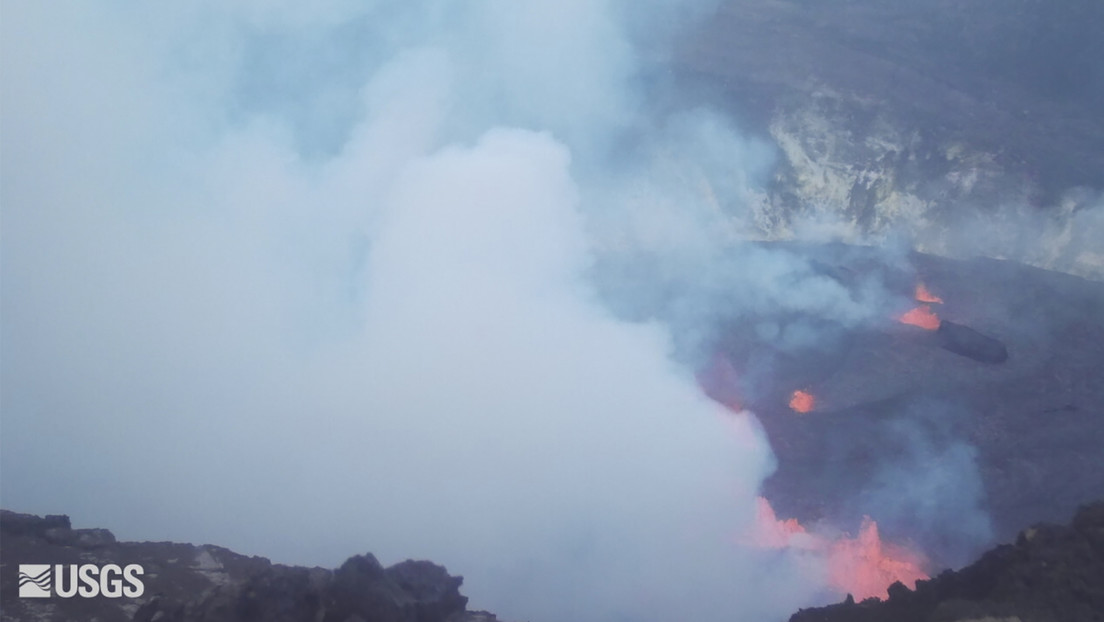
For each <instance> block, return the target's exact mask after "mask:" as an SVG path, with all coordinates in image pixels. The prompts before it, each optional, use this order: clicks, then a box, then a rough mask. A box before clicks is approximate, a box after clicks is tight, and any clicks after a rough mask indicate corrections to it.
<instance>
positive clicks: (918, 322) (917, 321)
mask: <svg viewBox="0 0 1104 622" xmlns="http://www.w3.org/2000/svg"><path fill="white" fill-rule="evenodd" d="M897 320H898V321H899V322H901V323H902V324H911V325H912V326H919V327H920V328H923V329H924V330H939V324H940V321H939V316H938V315H936V314H935V312H934V311H932V310H931V307H929V306H928V305H920V306H919V307H916V308H915V309H912V310H911V311H909V312H908V313H905V314H904V315H902V316H901V317H899V318H897Z"/></svg>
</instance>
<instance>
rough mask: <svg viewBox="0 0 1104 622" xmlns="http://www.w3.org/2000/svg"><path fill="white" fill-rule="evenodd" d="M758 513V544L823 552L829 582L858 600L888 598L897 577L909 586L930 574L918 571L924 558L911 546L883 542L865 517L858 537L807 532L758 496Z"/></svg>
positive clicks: (912, 586) (756, 534)
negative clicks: (826, 535) (830, 536)
mask: <svg viewBox="0 0 1104 622" xmlns="http://www.w3.org/2000/svg"><path fill="white" fill-rule="evenodd" d="M757 510H758V511H757V513H756V526H755V530H756V532H755V535H754V537H753V538H752V542H753V544H754V545H756V546H760V547H763V548H772V549H796V550H802V551H810V552H813V553H816V554H818V555H820V556H822V557H823V558H824V560H825V564H826V566H827V570H828V582H829V584H830V585H831V586H832V588H834V589H836V590H838V591H839V592H840V593H841V594H842V593H847V594H851V595H852V596H854V597H855V598H856V599H858V600H862V599H864V598H871V597H873V598H885V597H886V596H887V595H888V593H887V589H888V588H889V586H890V585H892V584H893V583H894V582H896V581H900V582H901V583H903V584H905V585H906V586H908V587H910V588H914V587H915V586H916V582H917V581H918V580H920V579H927V578H928V575H927V574H925V573H924V571H923V570H921V569H920V567H921V563H922V557H921V556H920V555H918V554H916V553H913V552H911V551H909V550H907V549H904V548H902V547H899V546H894V545H892V544H888V543H885V542H883V541H882V538H881V535H880V534H879V533H878V524H877V523H876V522H874V521H873V520H872V519H870V518H869V517H866V518H864V519H863V523H862V526H861V527H860V528H859V535H858V536H857V537H851V536H846V535H843V536H838V537H836V538H835V539H829V538H826V537H824V536H821V535H818V534H813V533H809V531H808V530H807V529H805V527H804V526H803V525H802V524H801V523H800V522H798V521H797V519H793V518H789V519H786V520H778V517H777V516H776V515H775V513H774V508H772V507H771V505H770V502H769V501H767V500H766V499H764V498H763V497H759V505H758V508H757Z"/></svg>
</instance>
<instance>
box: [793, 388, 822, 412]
mask: <svg viewBox="0 0 1104 622" xmlns="http://www.w3.org/2000/svg"><path fill="white" fill-rule="evenodd" d="M815 406H816V398H815V397H813V394H812V393H809V392H808V391H801V390H798V391H794V392H793V396H792V397H790V408H792V409H793V410H794V412H799V413H807V412H812V410H813V408H814V407H815Z"/></svg>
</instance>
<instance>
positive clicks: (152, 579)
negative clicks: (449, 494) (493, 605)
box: [0, 510, 496, 622]
mask: <svg viewBox="0 0 1104 622" xmlns="http://www.w3.org/2000/svg"><path fill="white" fill-rule="evenodd" d="M0 548H2V549H3V562H2V563H0V603H2V609H0V620H3V621H5V622H7V621H9V620H10V621H12V622H14V621H17V620H19V621H22V620H44V621H53V620H57V621H62V620H93V619H95V620H99V621H100V622H113V621H124V620H133V621H135V622H186V621H190V620H203V621H205V622H300V621H301V622H319V621H323V622H358V621H359V622H446V621H447V622H494V621H495V620H496V618H495V616H494V615H492V614H489V613H486V612H468V611H466V610H465V607H466V605H467V601H468V599H467V598H466V597H465V596H463V595H461V594H460V585H461V583H462V582H463V579H462V578H461V577H453V576H450V575H449V574H448V572H447V571H446V570H445V569H444V568H442V567H441V566H438V565H436V564H433V563H431V562H427V561H410V560H408V561H405V562H402V563H399V564H396V565H394V566H392V567H390V568H384V567H383V566H382V565H381V564H380V563H379V561H377V560H376V558H375V557H374V556H372V555H371V554H367V555H357V556H354V557H351V558H349V560H348V561H346V562H345V563H344V564H342V566H341V568H339V569H337V570H335V571H331V570H325V569H322V568H301V567H290V566H283V565H280V564H272V563H271V562H269V561H268V560H267V559H264V558H260V557H246V556H244V555H238V554H237V553H234V552H232V551H229V550H227V549H224V548H220V547H215V546H194V545H191V544H175V543H168V542H116V541H115V537H114V536H113V535H112V534H111V532H109V531H107V530H106V529H72V528H71V526H70V522H69V517H67V516H47V517H45V518H41V517H38V516H33V515H29V514H17V513H15V512H9V511H6V510H0ZM109 563H113V564H118V565H120V566H125V565H127V564H140V565H141V566H142V567H143V569H144V571H145V573H144V575H143V576H142V577H141V579H142V581H143V583H144V585H145V591H144V593H143V594H142V596H140V597H138V598H126V597H123V598H105V597H102V596H100V597H96V598H89V599H84V598H60V597H58V596H56V595H55V596H54V597H52V598H42V599H32V598H20V597H19V596H18V571H19V564H97V565H103V564H109Z"/></svg>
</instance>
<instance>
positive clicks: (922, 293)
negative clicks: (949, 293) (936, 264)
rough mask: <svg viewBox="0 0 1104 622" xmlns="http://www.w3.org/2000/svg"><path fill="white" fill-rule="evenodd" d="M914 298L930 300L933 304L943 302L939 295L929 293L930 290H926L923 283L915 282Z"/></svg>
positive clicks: (926, 287)
mask: <svg viewBox="0 0 1104 622" xmlns="http://www.w3.org/2000/svg"><path fill="white" fill-rule="evenodd" d="M915 298H916V300H918V301H920V302H930V303H933V304H942V303H943V299H942V298H940V297H939V296H936V295H935V294H933V293H931V292H930V291H928V286H927V285H924V284H923V283H917V284H916V296H915Z"/></svg>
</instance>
